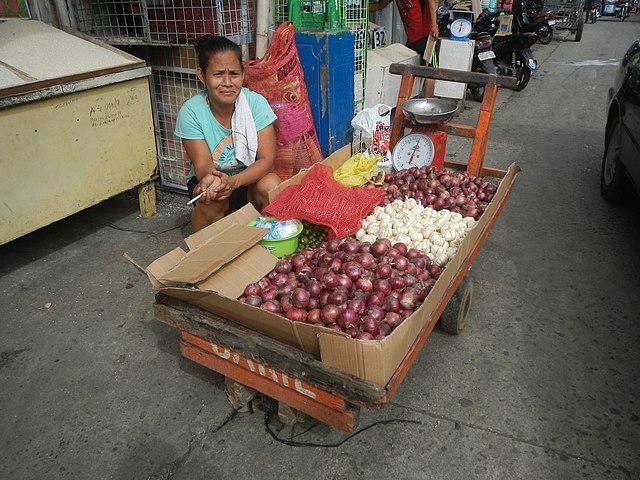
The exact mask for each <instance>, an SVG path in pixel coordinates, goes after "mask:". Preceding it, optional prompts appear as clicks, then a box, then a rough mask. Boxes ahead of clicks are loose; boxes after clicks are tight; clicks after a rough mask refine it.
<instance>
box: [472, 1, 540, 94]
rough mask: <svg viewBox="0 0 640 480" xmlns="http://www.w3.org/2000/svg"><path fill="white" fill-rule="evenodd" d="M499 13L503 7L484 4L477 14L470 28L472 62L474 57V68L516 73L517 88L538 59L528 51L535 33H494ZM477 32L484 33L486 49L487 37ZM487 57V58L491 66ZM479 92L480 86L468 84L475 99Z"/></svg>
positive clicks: (528, 74)
mask: <svg viewBox="0 0 640 480" xmlns="http://www.w3.org/2000/svg"><path fill="white" fill-rule="evenodd" d="M506 12H508V10H507V11H506ZM503 14H505V11H504V10H497V9H495V8H487V9H486V10H484V11H483V12H482V13H481V14H480V16H478V19H477V20H476V23H475V25H474V29H473V30H474V34H475V35H476V52H474V62H476V60H477V62H476V63H475V70H474V71H478V72H484V73H490V74H498V75H508V76H511V77H516V86H515V88H514V90H515V91H517V92H520V91H522V90H524V88H525V87H526V86H527V84H528V83H529V79H530V78H531V72H533V71H535V70H536V69H537V68H538V62H537V61H536V60H535V59H534V58H533V54H532V53H531V46H532V45H533V44H534V43H536V41H537V40H538V35H537V34H536V33H532V32H515V33H512V34H510V35H496V32H497V30H498V25H499V19H498V17H499V16H500V15H503ZM481 34H485V35H488V37H489V39H490V50H487V48H486V43H487V40H486V38H485V37H483V36H481ZM478 38H480V39H481V40H482V41H479V40H478ZM489 52H490V53H489ZM487 60H491V63H492V65H491V66H489V63H488V62H487ZM483 93H484V90H483V88H482V87H472V88H471V95H472V96H473V98H475V99H476V100H478V99H481V98H482V94H483Z"/></svg>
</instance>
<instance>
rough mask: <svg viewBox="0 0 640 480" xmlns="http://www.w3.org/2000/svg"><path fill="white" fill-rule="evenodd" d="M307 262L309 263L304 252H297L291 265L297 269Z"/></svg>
mask: <svg viewBox="0 0 640 480" xmlns="http://www.w3.org/2000/svg"><path fill="white" fill-rule="evenodd" d="M305 263H307V258H306V257H305V256H304V255H303V254H302V253H296V254H295V255H294V256H293V257H291V265H292V266H293V268H294V269H295V270H297V269H299V268H300V267H302V266H303V265H304V264H305Z"/></svg>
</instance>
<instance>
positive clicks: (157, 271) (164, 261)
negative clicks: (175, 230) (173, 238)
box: [144, 247, 187, 290]
mask: <svg viewBox="0 0 640 480" xmlns="http://www.w3.org/2000/svg"><path fill="white" fill-rule="evenodd" d="M186 255H187V254H186V253H185V251H184V250H182V249H181V248H180V247H176V248H174V249H173V250H171V251H170V252H169V253H166V254H164V255H163V256H161V257H160V258H158V259H156V260H154V261H153V263H152V264H151V265H149V266H148V267H147V268H146V269H144V272H145V273H146V274H147V276H148V277H149V281H150V282H151V285H152V286H153V288H154V289H156V290H160V288H162V287H163V286H164V285H163V284H162V282H161V281H160V280H159V279H160V277H161V276H162V275H163V274H164V272H166V271H167V270H171V269H172V268H175V267H176V265H178V264H179V263H180V262H181V261H182V259H183V258H184V257H185V256H186Z"/></svg>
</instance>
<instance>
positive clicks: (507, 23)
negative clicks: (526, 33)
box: [496, 15, 513, 36]
mask: <svg viewBox="0 0 640 480" xmlns="http://www.w3.org/2000/svg"><path fill="white" fill-rule="evenodd" d="M512 23H513V15H500V16H499V17H498V31H497V32H496V35H498V36H500V35H511V24H512Z"/></svg>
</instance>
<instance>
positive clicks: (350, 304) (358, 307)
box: [347, 298, 367, 314]
mask: <svg viewBox="0 0 640 480" xmlns="http://www.w3.org/2000/svg"><path fill="white" fill-rule="evenodd" d="M347 308H349V309H351V310H353V311H355V312H356V313H357V314H361V313H363V312H364V311H365V309H366V308H367V304H366V303H364V300H361V299H359V298H352V299H350V300H347Z"/></svg>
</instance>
